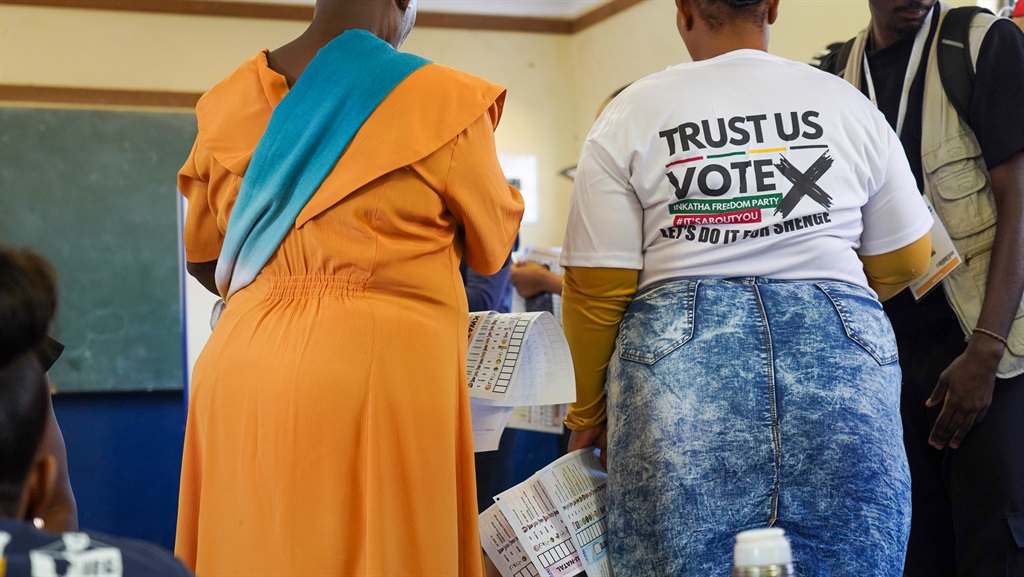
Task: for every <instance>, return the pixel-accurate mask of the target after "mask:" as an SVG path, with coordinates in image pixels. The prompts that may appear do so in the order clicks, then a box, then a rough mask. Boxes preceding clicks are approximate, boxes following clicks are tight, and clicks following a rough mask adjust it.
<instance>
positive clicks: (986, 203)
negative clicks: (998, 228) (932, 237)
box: [921, 133, 996, 240]
mask: <svg viewBox="0 0 1024 577" xmlns="http://www.w3.org/2000/svg"><path fill="white" fill-rule="evenodd" d="M921 161H922V167H923V168H924V171H925V178H926V179H927V181H928V183H929V184H930V185H931V189H932V191H933V193H934V194H933V195H932V197H933V201H934V205H935V211H936V212H937V213H938V214H939V216H940V217H941V219H942V223H943V224H944V225H945V227H946V231H947V232H949V236H950V237H952V238H953V239H956V240H960V239H963V238H966V237H968V236H971V235H973V234H977V233H979V232H982V231H984V230H986V229H988V228H990V227H992V226H994V225H995V223H996V208H995V199H994V198H993V197H992V192H991V190H990V188H989V182H988V170H987V169H986V168H985V161H984V159H983V158H982V156H981V148H980V147H979V146H978V142H977V140H976V139H975V138H974V137H973V135H969V134H964V133H960V134H957V135H954V136H952V137H950V138H946V139H945V140H944V141H943V142H942V145H941V146H939V147H938V148H937V149H936V150H934V151H932V152H928V153H926V154H923V155H922V158H921Z"/></svg>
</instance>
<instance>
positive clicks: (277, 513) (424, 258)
mask: <svg viewBox="0 0 1024 577" xmlns="http://www.w3.org/2000/svg"><path fill="white" fill-rule="evenodd" d="M410 4H411V6H410ZM410 11H411V12H412V13H413V14H414V12H415V0H411V2H410V0H365V1H361V2H342V1H336V0H330V1H324V0H321V1H320V2H318V4H317V8H316V12H315V14H316V15H315V16H314V21H313V23H312V24H311V26H310V29H309V30H308V31H307V32H306V33H304V34H303V35H302V36H300V37H299V38H298V39H297V40H295V41H294V42H292V43H291V44H288V45H286V46H284V47H282V48H280V49H278V50H275V51H271V52H266V51H265V52H261V53H260V54H258V55H256V57H254V58H253V59H251V60H249V61H248V62H246V63H245V64H243V65H242V66H241V67H240V68H239V69H238V70H237V71H236V72H235V73H233V74H232V75H231V76H229V77H228V78H226V79H225V80H224V81H222V82H221V83H220V84H218V85H217V86H216V87H214V88H213V89H212V90H210V91H209V92H208V93H207V94H206V95H204V97H203V98H202V99H201V100H200V102H199V104H198V105H197V107H196V114H197V117H198V122H199V135H198V138H197V140H196V143H195V146H194V148H193V150H192V153H191V155H190V157H189V159H188V161H187V162H186V163H185V165H184V167H183V168H182V169H181V172H180V173H179V176H178V182H179V188H180V190H181V192H182V194H183V195H184V196H186V197H187V198H188V201H189V207H188V214H187V218H186V223H185V248H186V257H187V260H188V261H189V270H190V272H191V273H193V274H194V275H195V276H196V277H197V278H199V279H200V280H201V281H203V282H204V284H205V285H206V286H208V287H211V288H214V286H213V285H214V283H213V279H212V275H213V270H214V269H215V267H217V266H218V261H220V263H219V264H220V267H221V270H219V271H218V277H217V278H218V284H219V286H220V288H219V289H216V290H217V291H218V292H219V293H220V294H222V295H224V296H226V297H227V307H226V308H225V310H224V313H223V314H222V316H221V317H220V319H219V321H218V323H217V325H216V327H215V329H214V331H213V334H212V336H211V338H210V341H209V343H208V344H207V346H206V348H205V349H204V350H203V352H202V355H201V356H200V358H199V360H198V362H197V364H196V367H195V371H194V374H193V379H192V389H191V392H190V403H189V412H188V421H187V427H186V435H185V451H184V462H183V466H182V478H181V494H180V503H179V514H178V533H177V544H176V553H177V554H178V555H179V556H180V557H181V558H182V559H184V560H185V561H186V562H187V563H188V564H189V565H190V566H191V567H192V568H193V569H194V570H195V571H196V572H197V574H198V575H200V576H205V575H260V576H265V575H303V576H307V575H396V576H403V577H404V576H413V575H444V576H455V575H480V574H482V572H483V569H482V564H481V554H480V551H481V549H480V545H479V536H478V532H477V520H476V495H475V488H474V471H473V446H472V430H471V423H470V418H469V406H468V397H467V387H466V374H465V364H466V349H467V321H468V318H467V305H466V297H465V293H464V289H463V284H462V280H461V276H460V274H459V263H460V260H461V258H462V257H463V255H464V256H465V258H466V260H467V262H468V263H469V265H470V266H471V267H473V268H474V269H475V270H476V271H477V272H480V273H481V274H491V273H494V272H496V271H497V270H499V269H500V268H501V267H502V265H503V264H504V263H505V261H506V259H507V257H508V256H509V251H510V249H511V246H512V243H513V241H514V239H515V236H516V233H517V231H518V227H519V220H520V217H521V215H522V209H523V205H522V199H521V197H520V195H519V193H518V191H516V190H515V189H514V188H512V187H510V186H508V184H507V183H506V181H505V178H504V176H503V174H502V171H501V168H500V167H499V165H498V162H497V158H496V152H495V149H494V138H493V130H494V127H495V126H496V125H497V122H498V118H499V117H500V113H501V106H502V103H503V101H504V90H503V89H502V88H501V87H498V86H495V85H493V84H490V83H488V82H486V81H483V80H480V79H478V78H475V77H472V76H469V75H466V74H463V73H460V72H457V71H455V70H452V69H449V68H446V67H443V66H440V65H437V64H433V63H426V62H425V61H423V63H420V64H418V65H417V66H418V67H414V68H415V69H414V70H412V72H410V73H408V74H407V75H406V76H404V78H402V79H400V80H399V81H398V82H397V84H396V85H395V86H394V88H393V89H392V90H391V91H390V92H387V93H386V94H385V95H384V96H383V98H382V99H380V101H379V103H376V106H375V108H374V107H371V108H372V111H370V112H369V114H368V116H366V118H365V121H363V122H362V124H361V125H360V126H359V127H358V130H357V131H355V132H354V135H353V136H352V137H351V139H350V141H348V142H347V143H342V144H341V145H340V148H341V149H342V150H343V152H340V158H338V159H337V161H336V164H334V163H329V164H328V165H325V166H327V169H326V176H325V177H324V178H323V180H322V182H320V183H319V184H318V185H316V186H315V187H314V188H315V190H313V191H312V192H311V196H310V197H309V198H308V201H304V203H303V204H301V208H300V210H298V214H297V215H294V216H287V215H286V216H285V217H284V219H285V220H286V222H285V225H286V226H285V228H284V229H283V230H284V232H283V233H282V234H283V239H281V240H280V243H279V244H278V245H276V248H275V249H273V250H272V252H271V253H269V257H268V259H267V260H266V262H265V264H263V265H262V267H261V268H257V269H256V270H257V271H258V274H255V275H254V278H253V279H252V280H251V282H249V284H245V285H244V286H236V285H238V284H240V283H236V282H235V281H236V280H237V278H238V277H239V276H240V273H239V272H238V269H239V268H240V265H238V266H236V265H235V264H234V263H230V266H226V265H225V258H226V256H225V255H227V256H231V255H232V254H235V253H231V251H229V250H228V249H227V248H226V244H225V237H226V236H227V237H228V239H229V242H228V244H230V243H231V241H230V238H231V236H232V233H231V230H232V228H235V229H236V230H237V228H238V226H239V225H237V224H236V219H235V217H233V216H232V212H233V210H235V211H238V212H239V213H241V212H242V210H241V209H239V208H238V207H239V206H241V205H243V204H244V203H246V202H248V201H249V200H248V199H247V197H246V194H247V188H248V189H252V188H253V187H252V186H249V184H250V183H251V182H252V181H251V180H250V178H249V176H251V174H250V175H247V173H253V172H255V171H257V170H262V171H263V172H267V171H269V172H271V173H275V174H276V172H280V171H287V170H288V165H289V163H290V164H291V170H292V171H293V172H292V174H293V176H294V175H298V177H297V178H298V179H299V180H301V179H302V178H305V177H306V176H308V174H309V173H311V172H315V170H312V168H315V166H313V165H316V164H317V162H315V161H309V160H308V158H306V157H301V155H299V158H298V159H296V157H295V156H296V155H291V156H288V157H284V156H274V154H262V156H261V151H264V152H265V151H266V150H271V151H274V150H277V151H278V154H280V150H282V147H281V146H278V147H277V148H276V149H275V148H272V147H270V144H272V143H269V144H268V141H270V140H273V138H271V137H272V136H276V135H277V133H278V132H282V133H295V134H298V135H299V136H298V137H297V138H298V139H299V140H300V141H301V140H302V139H303V138H305V137H304V136H303V135H304V134H308V133H311V131H312V132H315V129H316V128H317V123H318V122H320V121H321V120H318V119H316V118H313V119H312V120H310V119H305V118H300V119H299V120H301V121H303V122H305V121H306V120H308V124H306V125H303V124H301V123H300V122H299V120H296V118H294V117H289V118H287V119H286V120H287V121H286V122H285V121H280V122H279V121H278V120H279V119H280V118H281V117H280V116H279V115H281V114H283V113H282V112H280V110H282V109H284V108H285V106H284V104H283V102H288V101H289V100H288V98H286V96H287V97H291V96H293V94H292V93H298V91H299V87H300V86H302V85H303V83H304V82H306V83H307V84H306V85H308V83H309V82H313V80H316V79H315V78H312V79H307V74H308V75H313V76H316V75H319V76H320V77H322V78H321V79H326V82H328V83H330V82H338V83H340V84H339V85H330V86H328V88H326V89H325V91H324V92H321V93H319V96H317V94H316V93H315V92H314V93H311V94H313V96H312V97H311V98H312V100H313V102H315V103H317V104H318V105H319V103H320V102H323V101H326V102H327V104H324V105H323V106H327V107H330V106H336V109H330V110H329V114H326V115H323V116H326V117H327V120H325V122H330V121H334V120H335V119H337V118H342V120H343V121H346V122H347V119H349V118H350V116H352V115H351V114H350V110H349V108H346V107H347V106H349V104H348V102H349V101H357V100H359V99H360V98H363V96H364V95H365V93H366V92H367V91H368V90H370V89H372V88H373V87H374V86H377V85H378V84H379V83H377V82H375V81H374V80H373V78H367V77H366V76H365V74H367V73H365V71H364V72H359V71H356V72H355V73H353V72H352V71H351V70H349V69H348V68H346V67H349V66H356V65H357V64H358V63H360V62H365V61H366V58H367V56H366V55H365V54H363V53H361V52H359V51H358V50H362V49H363V48H359V49H357V48H352V47H351V46H350V45H353V46H354V45H360V46H364V47H365V46H369V48H366V50H369V51H370V52H373V54H377V52H387V51H389V50H391V51H392V52H394V51H393V50H392V49H391V47H389V46H386V45H384V46H383V47H381V46H378V44H384V43H383V42H379V41H377V40H376V39H375V38H372V37H371V36H370V34H367V33H366V32H361V31H360V30H365V31H369V33H371V34H373V35H374V36H376V37H377V38H379V39H382V40H384V41H386V42H388V43H390V44H391V45H392V46H396V47H397V46H398V45H399V44H400V43H401V40H402V38H404V34H405V33H407V31H408V29H409V28H410V27H411V17H410ZM353 38H354V39H355V40H354V41H353V40H351V39H353ZM346 42H348V44H346ZM353 42H354V43H355V44H353ZM328 43H330V44H329V45H328ZM360 43H361V44H360ZM374 43H376V44H374ZM325 45H328V47H327V48H324V46H325ZM321 48H323V50H321V51H320V55H317V50H319V49H321ZM328 49H332V50H334V51H335V53H336V57H335V58H334V60H332V61H328V62H327V64H328V67H327V68H324V67H323V66H322V65H320V68H315V66H317V65H318V62H319V61H320V60H322V59H323V58H327V56H324V55H325V54H326V53H327V51H328ZM314 56H316V59H315V60H314V58H313V57H314ZM371 56H372V55H371ZM404 56H405V55H401V53H397V52H395V53H394V54H385V57H386V58H399V57H404ZM353 63H355V64H353ZM324 70H327V71H328V73H327V74H325V73H324ZM403 74H404V73H403ZM339 78H340V79H342V80H338V79H339ZM307 80H308V82H307ZM296 98H297V96H296ZM339 103H340V104H339ZM279 105H280V106H279ZM312 108H314V109H316V110H315V111H314V112H315V113H317V114H320V113H322V112H323V110H322V108H323V107H318V106H314V107H312ZM272 113H273V118H272ZM275 122H276V123H277V125H276V126H277V128H275ZM357 124H358V123H357ZM282 126H283V128H281V127H282ZM295 134H290V135H288V136H295ZM324 134H325V135H326V137H324V136H323V135H321V136H320V137H317V138H315V139H307V141H306V142H303V143H300V144H302V145H303V146H305V145H312V146H313V147H314V148H315V147H317V146H320V145H321V144H322V142H323V141H328V140H332V139H333V138H334V134H335V131H334V130H333V129H332V130H328V131H326V132H324ZM328 137H329V138H328ZM309 140H313V142H309ZM257 145H259V146H257ZM284 149H286V150H285V152H287V153H289V154H290V152H291V150H292V149H291V148H289V147H284ZM296 150H299V149H296ZM254 151H255V152H254ZM314 160H315V159H314ZM303 163H308V164H309V165H310V166H312V168H310V166H306V165H305V164H303ZM279 165H284V166H285V168H280V167H279ZM268 167H269V168H268ZM277 176H279V175H277ZM284 181H288V179H284ZM282 190H283V189H280V188H273V189H272V190H271V193H272V195H277V196H278V197H282V198H284V199H285V200H286V201H289V202H290V199H291V198H293V197H295V196H296V194H295V192H294V191H292V190H290V189H287V190H285V191H284V192H282ZM247 210H248V207H247ZM229 222H230V223H231V225H232V226H230V227H229V226H228V225H229ZM258 228H259V226H256V227H255V228H254V230H255V229H258ZM236 236H237V235H236ZM236 248H237V247H236ZM229 253H230V254H229ZM240 254H242V255H243V257H244V254H245V249H244V248H243V249H242V250H241V251H240ZM231 266H236V268H234V269H231ZM224 269H228V271H227V274H224V272H225V271H224Z"/></svg>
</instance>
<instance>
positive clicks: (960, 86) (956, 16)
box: [936, 6, 992, 124]
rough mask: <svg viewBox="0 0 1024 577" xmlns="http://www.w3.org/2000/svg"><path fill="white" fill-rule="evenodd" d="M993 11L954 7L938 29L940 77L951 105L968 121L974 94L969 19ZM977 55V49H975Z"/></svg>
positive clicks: (973, 7)
mask: <svg viewBox="0 0 1024 577" xmlns="http://www.w3.org/2000/svg"><path fill="white" fill-rule="evenodd" d="M982 12H984V13H987V14H989V15H991V14H992V13H991V12H989V11H988V10H986V9H984V8H979V7H977V6H963V7H960V8H953V9H952V10H950V11H949V12H947V13H946V16H945V18H944V19H943V20H942V26H941V27H940V28H939V37H938V42H939V44H938V46H936V53H937V59H938V62H937V63H938V66H939V79H940V80H942V88H943V90H945V92H946V97H948V98H949V101H950V103H951V104H952V105H953V108H955V109H956V111H957V113H958V114H959V115H960V118H961V119H962V120H963V121H964V122H965V123H968V124H969V122H968V120H969V119H970V110H971V97H972V95H973V93H974V59H973V57H972V54H971V53H972V51H971V43H970V36H971V21H973V20H974V17H975V15H977V14H979V13H982ZM974 54H975V55H976V54H977V48H976V49H975V50H974Z"/></svg>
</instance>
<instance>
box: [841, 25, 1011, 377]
mask: <svg viewBox="0 0 1024 577" xmlns="http://www.w3.org/2000/svg"><path fill="white" fill-rule="evenodd" d="M948 11H949V7H947V6H942V10H941V12H940V14H939V23H938V26H940V27H941V26H942V20H943V19H945V16H946V14H947V13H948ZM995 19H996V17H995V16H992V15H990V14H978V15H977V16H975V17H974V20H973V21H972V22H971V30H970V48H971V61H972V62H977V60H978V51H979V49H980V47H981V43H982V40H984V38H985V34H986V33H987V32H988V29H989V27H990V26H991V25H992V23H993V22H995ZM936 36H937V35H936ZM867 40H868V29H864V30H862V31H861V32H860V33H859V34H858V35H857V37H856V39H855V40H854V43H853V48H852V50H851V51H850V58H849V60H847V64H846V71H845V72H844V73H843V78H845V79H846V80H847V81H849V82H850V83H851V84H853V85H854V86H856V87H857V88H858V89H859V88H860V87H861V77H862V74H863V63H864V50H865V48H866V46H867ZM938 44H939V40H938V38H936V39H934V40H933V41H932V46H931V49H930V50H929V53H928V56H927V59H926V60H925V63H926V64H925V73H924V101H923V102H922V107H923V108H922V118H924V122H922V126H921V165H922V170H923V172H924V194H925V196H926V197H927V198H928V200H929V201H930V202H931V203H932V206H933V207H934V208H935V212H936V214H937V215H938V217H939V220H941V221H942V224H943V225H945V227H946V231H947V232H948V233H949V236H950V238H952V240H953V246H955V247H956V250H957V252H959V253H960V257H961V258H962V259H963V264H961V265H960V266H958V267H956V268H955V269H954V270H953V272H951V273H950V274H949V276H947V277H946V278H945V279H943V281H942V289H943V291H944V292H945V293H946V300H947V301H949V305H950V306H951V307H952V309H953V311H954V312H955V313H956V316H957V318H958V319H959V320H960V326H961V327H962V328H963V331H964V334H966V335H969V334H970V333H971V330H972V329H973V328H975V327H976V326H977V323H978V316H979V315H980V314H981V304H982V301H983V300H984V298H985V283H986V281H987V279H988V269H989V262H990V259H991V256H992V243H993V241H994V239H995V236H996V205H995V199H994V197H993V195H992V182H991V180H990V178H989V173H988V168H987V167H986V166H985V159H984V158H983V157H982V155H981V146H980V145H979V144H978V139H977V138H975V136H974V132H973V131H972V130H971V128H970V127H969V126H967V124H966V123H965V122H964V121H963V120H961V118H960V115H959V114H957V112H956V109H955V108H954V107H953V104H952V103H951V102H950V101H949V98H947V97H946V91H945V90H943V88H942V81H941V80H940V79H939V66H938V58H937V57H936V47H937V46H938ZM982 328H987V327H982ZM1006 340H1007V343H1008V345H1007V348H1006V350H1005V352H1004V353H1003V357H1002V359H1001V360H1000V362H999V371H998V372H997V375H998V376H999V377H1000V378H1004V379H1005V378H1009V377H1013V376H1016V375H1019V374H1021V373H1024V298H1022V299H1021V302H1020V304H1019V305H1018V306H1017V312H1016V314H1015V316H1014V320H1013V327H1012V328H1011V330H1010V334H1009V335H1008V336H1007V337H1006Z"/></svg>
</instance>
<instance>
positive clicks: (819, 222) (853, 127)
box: [562, 50, 930, 289]
mask: <svg viewBox="0 0 1024 577" xmlns="http://www.w3.org/2000/svg"><path fill="white" fill-rule="evenodd" d="M812 76H813V77H812ZM812 83H813V85H815V86H816V87H817V88H816V89H815V90H814V91H807V90H803V89H802V88H801V87H802V86H806V85H808V84H812ZM850 88H851V87H849V86H844V85H843V84H842V83H840V82H833V80H832V78H830V77H829V75H827V74H825V73H822V72H821V71H818V70H814V69H813V68H811V67H809V66H807V65H806V64H803V63H798V62H793V61H789V60H785V59H782V58H779V57H776V56H772V55H770V54H767V53H764V52H760V51H755V50H737V51H734V52H730V53H727V54H724V55H722V56H719V57H716V58H712V59H709V60H705V61H701V62H694V63H686V64H680V65H678V66H673V67H671V68H669V69H667V70H665V71H663V72H659V73H656V74H652V75H650V76H648V77H646V78H644V79H641V80H639V81H637V82H635V83H634V84H633V85H631V86H630V87H629V88H628V89H626V90H625V91H624V92H623V93H622V94H621V95H620V96H619V97H617V98H616V99H615V100H614V101H613V102H612V103H611V104H609V105H608V107H607V108H606V109H605V111H604V113H603V114H602V115H601V118H599V119H598V121H597V122H596V123H595V125H594V127H593V129H592V130H591V132H590V134H589V135H588V137H587V141H586V143H585V144H584V148H583V153H582V155H581V159H580V164H579V168H578V170H577V175H576V180H575V184H574V188H573V197H572V201H571V206H570V222H573V223H575V224H574V225H573V226H574V228H573V230H570V231H568V233H567V235H566V242H565V248H564V250H563V258H562V263H563V264H565V265H571V266H600V267H617V268H629V269H639V270H640V271H641V273H640V288H641V289H642V288H644V287H646V286H650V285H651V284H653V283H655V282H658V281H660V280H666V279H669V278H676V277H679V276H691V277H711V278H728V277H734V276H737V274H739V273H738V272H737V271H741V272H742V275H743V276H759V277H766V278H775V279H782V280H785V279H792V280H797V279H799V280H806V279H833V280H840V281H844V282H850V283H852V284H856V285H859V286H862V287H864V288H868V286H867V279H866V278H865V277H864V274H863V270H862V266H861V264H860V262H859V260H858V259H857V254H858V253H860V254H865V255H872V254H882V253H885V252H889V251H891V250H895V249H897V248H900V247H902V246H905V245H907V244H909V243H910V242H913V241H915V240H917V239H918V238H920V237H921V236H923V235H924V234H925V233H926V232H927V230H928V228H929V225H930V222H929V221H928V219H927V213H926V212H924V213H923V215H924V218H922V211H921V210H920V209H921V208H923V207H922V205H921V204H920V203H921V202H922V201H921V199H920V198H919V197H920V195H917V194H909V192H914V191H915V188H914V186H913V176H912V174H911V173H910V171H909V167H908V165H907V161H906V158H905V156H904V155H903V153H902V149H901V147H900V146H899V142H898V140H897V139H896V137H895V134H893V133H892V130H891V129H890V128H889V127H888V125H887V124H886V122H885V119H884V118H883V117H882V116H881V114H879V112H878V110H877V109H875V108H874V107H873V106H872V105H871V103H870V101H868V100H867V99H866V98H864V97H863V95H861V94H860V93H859V92H857V91H856V90H851V89H850ZM809 246H813V247H814V250H808V247H809ZM851 249H852V250H851Z"/></svg>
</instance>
